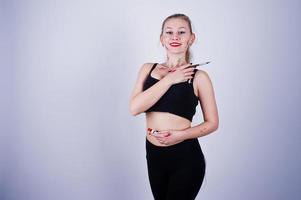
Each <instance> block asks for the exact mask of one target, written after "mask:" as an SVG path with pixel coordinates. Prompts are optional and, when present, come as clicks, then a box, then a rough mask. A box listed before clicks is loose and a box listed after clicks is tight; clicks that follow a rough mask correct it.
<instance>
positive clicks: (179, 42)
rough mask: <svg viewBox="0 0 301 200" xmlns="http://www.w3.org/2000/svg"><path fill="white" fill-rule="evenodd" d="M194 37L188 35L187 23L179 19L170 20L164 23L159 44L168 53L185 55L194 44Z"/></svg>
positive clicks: (191, 34) (190, 34)
mask: <svg viewBox="0 0 301 200" xmlns="http://www.w3.org/2000/svg"><path fill="white" fill-rule="evenodd" d="M194 39H195V36H194V34H193V33H190V29H189V25H188V22H186V21H185V20H183V19H180V18H172V19H169V20H167V21H166V23H165V25H164V28H163V32H162V35H161V37H160V40H161V43H162V44H163V45H164V46H165V48H166V50H167V51H169V52H170V53H176V54H178V53H186V51H187V49H188V48H189V46H190V45H192V43H193V42H194Z"/></svg>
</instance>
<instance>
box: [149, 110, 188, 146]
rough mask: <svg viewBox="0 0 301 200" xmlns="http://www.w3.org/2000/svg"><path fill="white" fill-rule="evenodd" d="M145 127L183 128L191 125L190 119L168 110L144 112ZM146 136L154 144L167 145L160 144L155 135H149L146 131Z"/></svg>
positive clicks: (159, 129)
mask: <svg viewBox="0 0 301 200" xmlns="http://www.w3.org/2000/svg"><path fill="white" fill-rule="evenodd" d="M146 127H147V128H151V129H154V130H158V131H166V130H184V129H187V128H189V127H191V121H189V120H188V119H186V118H184V117H180V116H177V115H174V114H171V113H168V112H148V113H146ZM146 138H147V139H148V141H150V142H151V143H152V144H154V145H157V146H169V145H166V144H161V143H160V142H159V141H158V140H157V139H156V137H154V136H152V135H149V134H148V132H147V131H146ZM179 142H181V141H179ZM179 142H178V143H179Z"/></svg>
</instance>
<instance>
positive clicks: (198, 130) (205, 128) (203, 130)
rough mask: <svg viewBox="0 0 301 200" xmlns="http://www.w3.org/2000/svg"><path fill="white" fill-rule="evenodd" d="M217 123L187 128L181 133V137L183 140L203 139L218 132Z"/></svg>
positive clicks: (204, 123) (206, 123) (205, 123)
mask: <svg viewBox="0 0 301 200" xmlns="http://www.w3.org/2000/svg"><path fill="white" fill-rule="evenodd" d="M217 128H218V125H217V123H213V122H203V123H201V124H199V125H197V126H194V127H190V128H187V129H185V130H183V131H181V132H180V134H179V137H180V139H182V140H186V139H192V138H198V137H203V136H205V135H208V134H210V133H212V132H214V131H215V130H217Z"/></svg>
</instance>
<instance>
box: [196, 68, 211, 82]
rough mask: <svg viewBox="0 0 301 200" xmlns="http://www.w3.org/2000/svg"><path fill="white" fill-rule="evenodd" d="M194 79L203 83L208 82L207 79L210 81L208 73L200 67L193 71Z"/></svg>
mask: <svg viewBox="0 0 301 200" xmlns="http://www.w3.org/2000/svg"><path fill="white" fill-rule="evenodd" d="M194 79H195V80H196V82H198V83H204V82H208V81H209V82H210V77H209V74H208V73H207V72H206V71H204V70H201V69H199V70H197V71H196V72H195V75H194Z"/></svg>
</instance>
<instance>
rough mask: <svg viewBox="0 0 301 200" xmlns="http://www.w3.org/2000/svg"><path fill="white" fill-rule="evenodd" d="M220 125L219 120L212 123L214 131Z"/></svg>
mask: <svg viewBox="0 0 301 200" xmlns="http://www.w3.org/2000/svg"><path fill="white" fill-rule="evenodd" d="M218 127H219V123H218V122H213V123H212V131H216V130H217V129H218Z"/></svg>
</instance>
